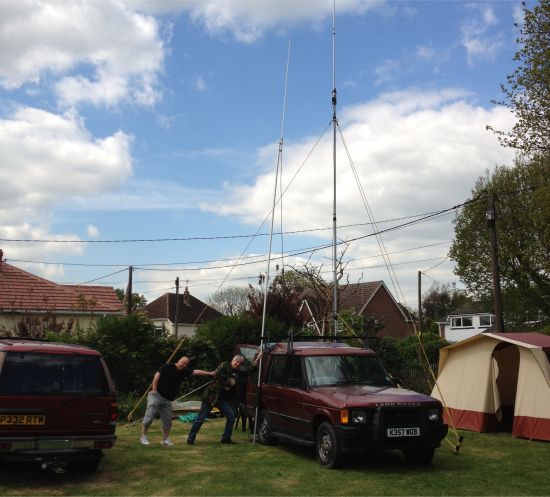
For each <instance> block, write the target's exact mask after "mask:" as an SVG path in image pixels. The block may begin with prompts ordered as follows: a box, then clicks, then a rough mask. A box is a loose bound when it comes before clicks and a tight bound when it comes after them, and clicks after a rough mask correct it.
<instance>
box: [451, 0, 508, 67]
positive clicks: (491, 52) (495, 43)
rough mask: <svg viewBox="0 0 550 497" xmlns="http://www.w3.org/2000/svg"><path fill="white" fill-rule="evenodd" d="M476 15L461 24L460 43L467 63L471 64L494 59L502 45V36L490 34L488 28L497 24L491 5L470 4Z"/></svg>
mask: <svg viewBox="0 0 550 497" xmlns="http://www.w3.org/2000/svg"><path fill="white" fill-rule="evenodd" d="M471 8H472V9H474V10H475V11H476V14H477V16H476V17H475V18H470V19H469V20H467V21H465V22H463V23H462V25H461V32H462V41H461V43H462V45H463V46H464V48H465V49H466V53H467V57H468V63H469V64H470V65H473V64H474V63H475V62H476V61H477V60H494V59H495V57H496V55H497V53H498V52H499V50H500V49H501V48H502V47H503V45H504V43H503V41H502V36H501V35H500V34H491V33H489V30H490V28H491V27H492V26H495V25H496V24H498V19H497V17H496V16H495V13H494V11H493V9H491V7H488V6H482V5H480V6H477V5H476V6H472V7H471Z"/></svg>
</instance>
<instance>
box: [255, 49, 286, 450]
mask: <svg viewBox="0 0 550 497" xmlns="http://www.w3.org/2000/svg"><path fill="white" fill-rule="evenodd" d="M289 61H290V42H289V44H288V54H287V63H286V76H285V89H284V98H283V115H282V118H281V138H280V139H279V150H278V154H277V170H276V173H275V186H274V189H273V206H272V208H271V229H270V230H269V252H268V257H267V274H266V277H265V281H264V284H265V286H264V306H263V311H262V334H261V339H260V340H261V341H260V347H261V350H262V352H263V351H264V350H265V349H266V346H265V342H266V336H265V320H266V310H267V292H268V290H269V271H270V266H271V247H272V242H273V223H274V220H275V207H276V205H277V184H278V179H279V169H280V168H281V167H282V161H283V141H284V129H285V113H286V95H287V85H288V66H289ZM281 202H282V190H281ZM282 231H283V230H282V229H281V233H282ZM262 360H263V355H262V356H261V357H260V363H259V366H258V367H259V371H260V372H259V373H258V385H257V386H258V389H257V391H256V393H257V392H259V391H260V382H261V379H262V375H261V371H262ZM259 407H260V406H259V397H258V395H256V412H255V415H254V436H253V439H252V440H253V443H256V433H257V428H258V414H259V413H258V411H259Z"/></svg>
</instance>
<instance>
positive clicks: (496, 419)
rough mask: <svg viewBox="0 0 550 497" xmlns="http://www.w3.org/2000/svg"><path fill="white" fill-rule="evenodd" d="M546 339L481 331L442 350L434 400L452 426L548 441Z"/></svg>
mask: <svg viewBox="0 0 550 497" xmlns="http://www.w3.org/2000/svg"><path fill="white" fill-rule="evenodd" d="M549 358H550V336H546V335H541V334H540V333H480V334H478V335H475V336H473V337H471V338H468V339H466V340H462V341H460V342H457V343H454V344H452V345H449V346H447V347H444V348H442V349H441V351H440V355H439V375H438V380H437V384H436V386H435V387H434V389H433V391H432V396H434V397H436V398H438V399H440V400H441V401H442V402H443V404H444V405H445V406H446V408H447V409H446V410H445V420H446V422H447V423H449V424H452V425H454V426H455V427H456V428H461V429H465V430H472V431H479V432H485V431H494V430H501V429H506V428H511V431H512V435H513V436H515V437H522V438H529V439H535V440H550V363H549Z"/></svg>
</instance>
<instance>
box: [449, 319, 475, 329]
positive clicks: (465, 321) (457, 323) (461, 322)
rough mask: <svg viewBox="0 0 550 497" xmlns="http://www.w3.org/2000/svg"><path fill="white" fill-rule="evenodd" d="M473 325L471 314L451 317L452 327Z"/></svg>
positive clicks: (469, 326) (470, 326)
mask: <svg viewBox="0 0 550 497" xmlns="http://www.w3.org/2000/svg"><path fill="white" fill-rule="evenodd" d="M473 326H474V323H473V320H472V316H460V317H456V318H451V327H452V328H472V327H473Z"/></svg>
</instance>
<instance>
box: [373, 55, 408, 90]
mask: <svg viewBox="0 0 550 497" xmlns="http://www.w3.org/2000/svg"><path fill="white" fill-rule="evenodd" d="M401 69H402V66H401V64H400V63H399V62H398V61H396V60H391V59H386V60H384V62H382V64H380V65H379V66H378V67H377V68H375V70H374V75H375V77H376V80H375V82H374V84H375V85H382V84H385V83H391V82H392V81H394V80H395V74H396V73H397V72H398V71H400V70H401Z"/></svg>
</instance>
